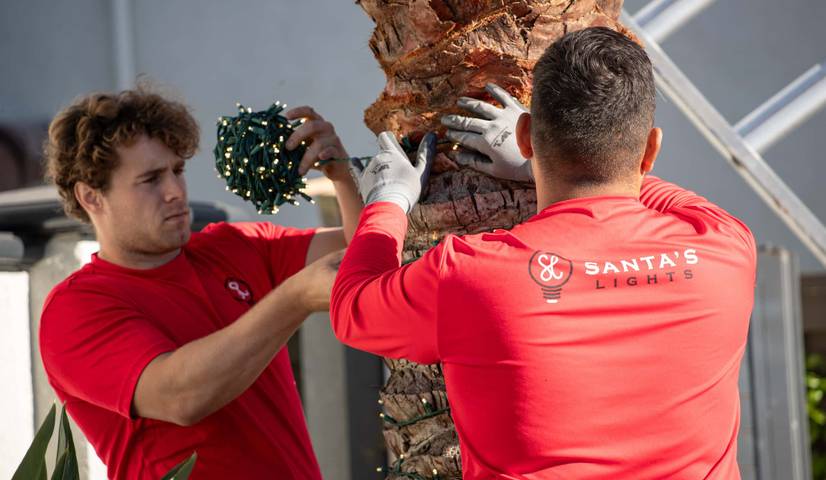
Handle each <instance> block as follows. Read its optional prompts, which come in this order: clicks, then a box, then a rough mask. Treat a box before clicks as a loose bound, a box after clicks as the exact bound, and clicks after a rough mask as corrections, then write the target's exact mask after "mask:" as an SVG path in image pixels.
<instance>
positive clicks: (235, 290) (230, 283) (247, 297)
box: [224, 278, 253, 305]
mask: <svg viewBox="0 0 826 480" xmlns="http://www.w3.org/2000/svg"><path fill="white" fill-rule="evenodd" d="M224 286H225V287H226V289H227V290H228V291H229V293H230V294H231V295H232V297H233V298H234V299H236V300H238V301H239V302H244V303H249V304H250V305H252V300H253V299H252V289H250V286H249V285H247V282H245V281H243V280H241V279H238V278H228V279H227V281H226V282H225V283H224Z"/></svg>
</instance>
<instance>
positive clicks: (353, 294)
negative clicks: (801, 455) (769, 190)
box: [331, 177, 756, 480]
mask: <svg viewBox="0 0 826 480" xmlns="http://www.w3.org/2000/svg"><path fill="white" fill-rule="evenodd" d="M406 228H407V219H406V218H405V216H404V213H403V212H402V211H401V209H399V208H398V207H397V206H395V205H393V204H390V203H377V204H374V205H370V206H368V207H367V208H365V210H364V212H363V213H362V217H361V222H360V224H359V227H358V230H357V232H356V234H355V236H354V238H353V240H352V242H351V243H350V246H349V248H348V252H347V255H346V256H345V258H344V260H343V262H342V264H341V268H340V270H339V274H338V277H337V279H336V283H335V286H334V287H333V295H332V303H331V317H332V323H333V328H334V330H335V331H336V334H337V335H338V337H339V338H340V339H341V340H342V341H343V342H345V343H347V344H349V345H351V346H353V347H355V348H359V349H362V350H367V351H369V352H373V353H376V354H380V355H385V356H389V357H404V358H408V359H411V360H414V361H417V362H422V363H433V362H441V363H442V365H443V369H444V375H445V382H446V385H447V391H448V396H449V398H450V404H451V405H452V409H451V413H452V415H453V418H454V420H455V422H456V430H457V432H458V435H459V441H460V445H461V454H462V466H463V469H464V478H466V479H482V478H485V479H487V478H508V479H517V478H519V479H569V478H575V479H578V480H587V479H605V478H610V479H629V480H630V479H633V480H640V479H661V478H669V479H690V480H697V479H726V480H728V479H734V478H739V472H738V468H737V462H736V446H737V440H736V438H737V430H738V425H739V398H738V390H737V380H738V371H739V366H740V360H741V358H742V355H743V351H744V349H745V347H746V337H747V330H748V321H749V316H750V312H751V308H752V302H753V294H754V280H755V263H756V252H755V244H754V239H753V237H752V235H751V233H750V232H749V230H748V228H747V227H746V226H745V225H743V224H742V223H741V222H739V221H738V220H737V219H735V218H734V217H732V216H731V215H729V214H728V213H726V212H725V211H723V210H722V209H721V208H719V207H717V206H715V205H713V204H711V203H710V202H708V201H707V200H705V199H704V198H701V197H698V196H696V195H694V194H693V193H691V192H688V191H685V190H683V189H680V188H679V187H677V186H675V185H672V184H669V183H666V182H663V181H661V180H659V179H656V178H651V177H649V178H648V179H647V180H646V181H645V182H644V185H643V188H642V192H641V197H640V199H637V198H633V197H619V196H617V197H609V196H602V197H591V198H577V199H572V200H566V201H562V202H558V203H555V204H553V205H551V206H549V207H547V208H546V209H544V210H542V211H541V212H540V213H539V214H538V215H536V216H534V217H532V218H531V219H529V220H528V221H527V222H525V223H524V224H521V225H518V226H516V227H514V228H513V229H512V230H510V231H504V230H497V231H494V232H492V233H484V234H479V235H468V236H464V237H457V236H449V237H447V238H446V239H445V240H443V241H442V242H441V243H440V244H439V245H438V246H437V247H435V248H433V249H432V250H430V251H428V252H427V253H426V254H425V255H424V256H423V257H422V258H421V259H419V260H417V261H415V262H412V263H410V264H408V265H405V266H403V267H401V268H399V257H398V256H397V255H398V252H399V250H400V248H401V246H402V239H403V237H404V234H405V231H406Z"/></svg>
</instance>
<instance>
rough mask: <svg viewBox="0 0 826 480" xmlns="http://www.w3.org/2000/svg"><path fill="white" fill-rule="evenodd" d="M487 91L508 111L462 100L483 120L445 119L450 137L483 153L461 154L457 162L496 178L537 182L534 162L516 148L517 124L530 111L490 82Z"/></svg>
mask: <svg viewBox="0 0 826 480" xmlns="http://www.w3.org/2000/svg"><path fill="white" fill-rule="evenodd" d="M485 90H487V91H488V92H489V93H490V94H491V95H492V96H493V98H495V99H496V100H497V101H498V102H499V103H501V104H502V105H503V106H504V107H505V108H496V107H495V106H493V105H491V104H489V103H487V102H483V101H482V100H476V99H474V98H468V97H461V98H459V100H458V101H457V102H456V104H457V105H458V106H460V107H462V108H464V109H465V110H468V111H470V112H472V113H475V114H476V115H479V116H480V117H482V118H474V117H462V116H459V115H446V116H444V117H442V125H444V126H446V127H448V128H449V129H450V130H448V131H447V138H449V139H451V140H453V141H454V142H456V143H458V144H459V145H462V146H463V147H466V148H469V149H473V150H476V152H479V153H475V152H460V153H459V154H457V155H456V162H457V163H459V164H462V165H467V166H469V167H471V168H473V169H475V170H479V171H480V172H483V173H487V174H488V175H491V176H493V177H498V178H504V179H507V180H517V181H520V182H533V181H534V179H533V171H532V170H531V162H530V160H528V159H526V158H524V157H522V154H521V153H520V152H519V147H518V146H517V145H516V122H517V121H518V120H519V117H520V116H521V115H522V114H523V113H526V112H527V111H528V110H527V109H526V108H525V107H524V106H523V105H522V104H521V103H519V100H517V99H515V98H513V97H511V96H510V94H508V92H506V91H505V90H504V89H503V88H501V87H499V86H498V85H495V84H493V83H489V84H487V85H486V86H485ZM480 154H481V155H480Z"/></svg>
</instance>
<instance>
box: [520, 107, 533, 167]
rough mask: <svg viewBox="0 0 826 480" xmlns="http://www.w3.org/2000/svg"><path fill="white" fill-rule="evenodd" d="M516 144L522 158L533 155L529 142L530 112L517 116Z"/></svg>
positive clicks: (531, 145)
mask: <svg viewBox="0 0 826 480" xmlns="http://www.w3.org/2000/svg"><path fill="white" fill-rule="evenodd" d="M516 145H517V146H518V147H519V153H521V154H522V157H524V158H531V157H533V144H532V143H531V114H530V113H528V112H525V113H523V114H522V115H520V116H519V120H518V121H517V122H516Z"/></svg>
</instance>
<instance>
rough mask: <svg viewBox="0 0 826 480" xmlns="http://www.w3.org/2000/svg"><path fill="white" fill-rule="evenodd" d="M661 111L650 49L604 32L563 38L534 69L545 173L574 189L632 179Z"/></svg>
mask: <svg viewBox="0 0 826 480" xmlns="http://www.w3.org/2000/svg"><path fill="white" fill-rule="evenodd" d="M654 107H655V89H654V76H653V72H652V69H651V62H650V60H649V59H648V56H647V55H646V53H645V51H644V50H643V49H642V47H640V46H639V45H637V44H636V43H634V42H633V41H632V40H631V39H629V38H628V37H626V36H625V35H623V34H622V33H618V32H615V31H613V30H610V29H607V28H603V27H592V28H587V29H584V30H579V31H576V32H572V33H569V34H567V35H565V36H563V37H562V38H560V39H559V40H557V41H556V42H555V43H554V44H552V45H551V46H550V47H548V49H547V50H546V51H545V53H544V54H543V55H542V57H541V58H540V59H539V61H538V62H537V63H536V67H535V68H534V75H533V93H532V98H531V117H532V127H531V128H532V132H531V136H532V140H533V148H534V151H535V152H536V155H537V157H538V158H537V160H538V163H539V168H541V169H543V171H546V172H547V174H548V175H551V176H553V177H554V178H562V179H563V180H564V181H566V182H568V183H571V184H574V185H598V184H605V183H613V182H622V181H623V180H624V179H626V178H631V176H632V175H633V174H634V173H635V170H636V173H637V174H638V173H639V172H638V168H639V164H638V161H639V159H640V156H641V154H642V153H643V151H644V148H645V144H646V140H647V138H648V133H649V131H650V129H651V128H652V126H653V122H654Z"/></svg>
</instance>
